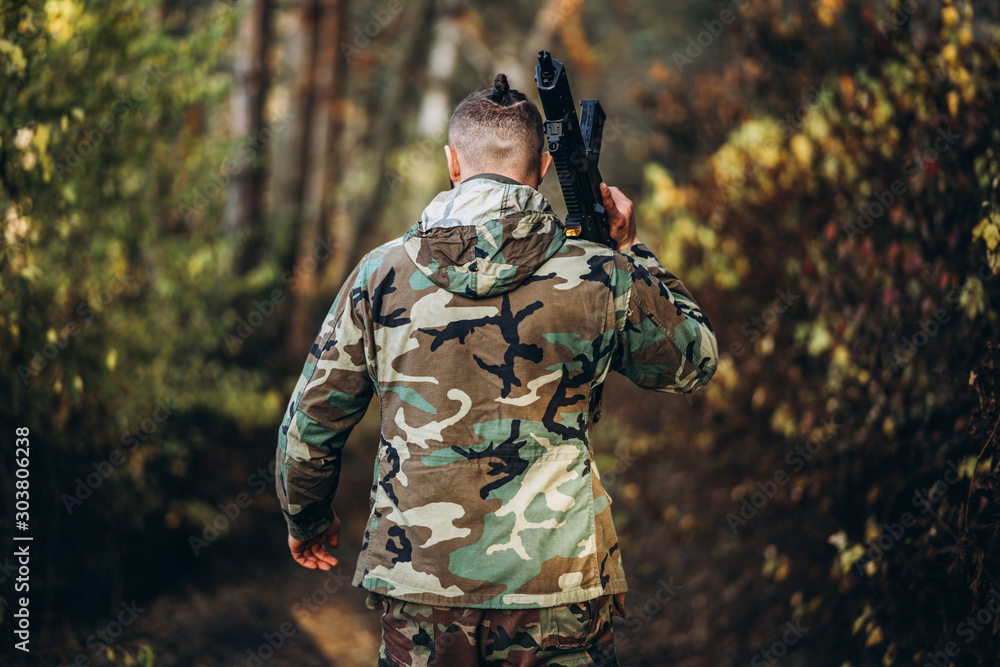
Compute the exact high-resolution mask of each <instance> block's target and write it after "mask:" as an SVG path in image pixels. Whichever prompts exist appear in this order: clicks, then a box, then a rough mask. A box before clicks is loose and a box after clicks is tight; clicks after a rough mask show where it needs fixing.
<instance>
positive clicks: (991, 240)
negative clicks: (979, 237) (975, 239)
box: [983, 224, 1000, 250]
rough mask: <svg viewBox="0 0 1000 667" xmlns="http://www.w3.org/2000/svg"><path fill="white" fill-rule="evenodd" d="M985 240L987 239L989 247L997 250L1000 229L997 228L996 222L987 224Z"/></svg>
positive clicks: (999, 240) (984, 232) (999, 241)
mask: <svg viewBox="0 0 1000 667" xmlns="http://www.w3.org/2000/svg"><path fill="white" fill-rule="evenodd" d="M983 240H984V241H986V247H987V248H989V249H990V250H996V249H997V244H998V243H1000V229H997V226H996V225H995V224H992V225H989V226H987V227H986V229H984V230H983Z"/></svg>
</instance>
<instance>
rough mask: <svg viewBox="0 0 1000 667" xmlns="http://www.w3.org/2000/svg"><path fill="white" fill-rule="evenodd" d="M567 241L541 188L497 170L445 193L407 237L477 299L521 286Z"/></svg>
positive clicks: (420, 258)
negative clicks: (498, 173) (528, 184)
mask: <svg viewBox="0 0 1000 667" xmlns="http://www.w3.org/2000/svg"><path fill="white" fill-rule="evenodd" d="M565 242H566V235H565V233H564V232H563V227H562V223H560V222H559V218H557V217H556V215H555V214H554V213H553V212H552V207H551V206H549V203H548V201H546V199H545V197H543V196H542V195H541V193H539V192H538V191H537V190H535V189H534V188H532V187H530V186H527V185H521V184H520V183H517V182H516V181H513V180H511V179H509V178H507V177H505V176H499V175H496V174H482V175H477V176H473V177H472V178H469V179H467V180H465V181H462V183H460V184H459V186H458V187H456V188H454V189H453V190H449V191H447V192H442V193H441V194H439V195H438V196H437V197H435V198H434V200H433V201H432V202H431V203H430V204H429V205H428V206H427V208H426V209H424V213H423V216H422V217H421V219H420V221H419V222H417V223H416V224H414V225H413V227H412V228H411V229H410V231H408V232H407V233H406V234H405V235H404V236H403V246H404V248H405V249H406V253H407V254H408V255H409V257H410V259H411V260H413V263H414V264H415V265H416V266H417V268H418V269H420V271H421V272H422V273H423V274H424V275H426V276H427V277H428V278H430V279H431V280H432V281H434V283H435V284H437V285H438V286H440V287H442V288H444V289H446V290H448V291H449V292H454V293H456V294H462V295H465V296H468V297H472V298H484V297H490V296H496V295H498V294H503V293H504V292H508V291H510V290H512V289H514V288H515V287H517V286H518V285H520V284H521V283H523V282H524V281H525V280H527V279H528V278H529V277H531V275H532V274H534V273H535V271H536V270H537V269H538V267H539V266H541V265H542V264H543V263H544V262H545V261H546V260H548V259H549V258H550V257H552V256H553V255H554V254H556V253H557V252H558V251H559V249H560V248H562V246H563V244H564V243H565Z"/></svg>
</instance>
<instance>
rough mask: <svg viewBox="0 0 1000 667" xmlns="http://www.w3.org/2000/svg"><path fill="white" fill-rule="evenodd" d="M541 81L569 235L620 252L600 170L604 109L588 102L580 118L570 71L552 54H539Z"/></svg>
mask: <svg viewBox="0 0 1000 667" xmlns="http://www.w3.org/2000/svg"><path fill="white" fill-rule="evenodd" d="M535 83H536V84H538V96H539V97H540V98H541V99H542V108H543V109H544V110H545V139H546V141H547V142H548V149H549V153H551V154H552V161H553V162H554V163H555V166H556V174H558V176H559V187H560V188H561V189H562V193H563V198H564V199H565V200H566V220H565V223H564V224H565V227H566V235H567V236H579V237H580V238H583V239H586V240H588V241H594V242H595V243H603V244H604V245H606V246H608V247H609V248H617V247H618V244H617V243H616V242H615V241H614V240H613V239H612V238H611V227H610V226H609V225H608V214H607V212H606V211H605V210H604V204H603V202H604V198H603V196H602V195H601V182H602V179H601V172H600V170H599V169H598V168H597V160H598V159H599V158H600V156H601V140H602V137H603V135H604V121H605V118H606V117H605V115H604V109H602V108H601V103H600V102H598V101H597V100H582V101H581V102H580V120H577V116H576V104H575V103H574V101H573V94H572V93H571V92H570V89H569V79H567V78H566V68H564V67H563V64H562V63H561V62H559V61H558V60H555V59H553V58H552V55H551V54H550V53H549V52H548V51H539V53H538V66H537V67H535Z"/></svg>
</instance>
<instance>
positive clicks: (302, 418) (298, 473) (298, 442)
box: [275, 267, 374, 570]
mask: <svg viewBox="0 0 1000 667" xmlns="http://www.w3.org/2000/svg"><path fill="white" fill-rule="evenodd" d="M359 269H360V267H359ZM359 269H355V271H354V272H353V273H352V274H351V276H349V277H348V279H347V280H346V281H345V282H344V286H343V288H342V289H341V291H340V294H339V295H338V296H337V299H336V301H334V304H333V306H332V308H331V309H330V313H329V315H328V316H327V320H326V322H325V323H324V325H323V328H322V329H321V330H320V333H319V335H318V336H317V337H316V340H315V342H314V343H313V346H312V349H311V351H310V353H309V357H308V359H307V361H306V364H305V367H304V368H303V371H302V376H301V377H300V378H299V382H298V384H297V385H296V387H295V391H294V392H293V393H292V398H291V400H290V401H289V403H288V409H287V410H286V412H285V418H284V420H283V421H282V423H281V430H280V431H279V433H278V447H277V452H276V455H275V456H276V468H277V470H276V472H277V474H276V475H275V477H276V481H275V484H276V487H277V493H278V500H279V501H280V503H281V510H282V513H283V514H284V516H285V521H286V523H287V525H288V534H289V540H288V542H289V548H290V549H291V552H292V556H293V557H294V558H295V560H296V561H297V562H299V563H300V564H301V565H303V566H304V567H307V568H310V569H316V568H319V569H323V570H327V569H329V568H330V566H331V565H335V564H336V562H337V561H336V559H335V558H333V557H332V556H329V555H328V554H327V553H326V551H325V549H324V544H323V541H324V537H325V538H327V540H328V542H329V543H330V544H331V546H337V532H338V531H339V528H340V520H339V519H338V518H337V517H336V515H335V513H334V511H333V508H332V507H331V503H332V502H333V497H334V495H335V494H336V491H337V485H338V483H339V480H340V466H341V457H342V453H343V448H344V444H345V443H346V441H347V437H348V435H350V432H351V429H353V428H354V426H355V425H356V424H357V423H358V422H359V421H360V420H361V418H362V417H364V414H365V411H366V410H367V409H368V404H369V402H370V401H371V397H372V394H373V391H374V385H373V383H372V380H371V377H370V376H369V374H368V367H367V363H366V355H365V342H364V341H365V327H364V324H363V322H362V318H361V316H360V315H359V312H358V304H357V303H356V302H355V299H356V298H357V299H360V290H354V289H353V287H354V285H355V282H356V281H357V279H358V275H359V273H360V271H359Z"/></svg>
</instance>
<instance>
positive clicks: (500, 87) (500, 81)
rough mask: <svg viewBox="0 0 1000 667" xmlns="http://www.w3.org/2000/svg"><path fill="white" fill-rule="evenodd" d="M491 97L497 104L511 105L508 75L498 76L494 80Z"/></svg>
mask: <svg viewBox="0 0 1000 667" xmlns="http://www.w3.org/2000/svg"><path fill="white" fill-rule="evenodd" d="M490 97H491V99H492V100H493V101H494V102H496V103H497V104H502V105H505V106H506V105H508V104H510V84H508V83H507V75H506V74H497V76H496V78H495V79H493V94H492V95H491V96H490Z"/></svg>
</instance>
